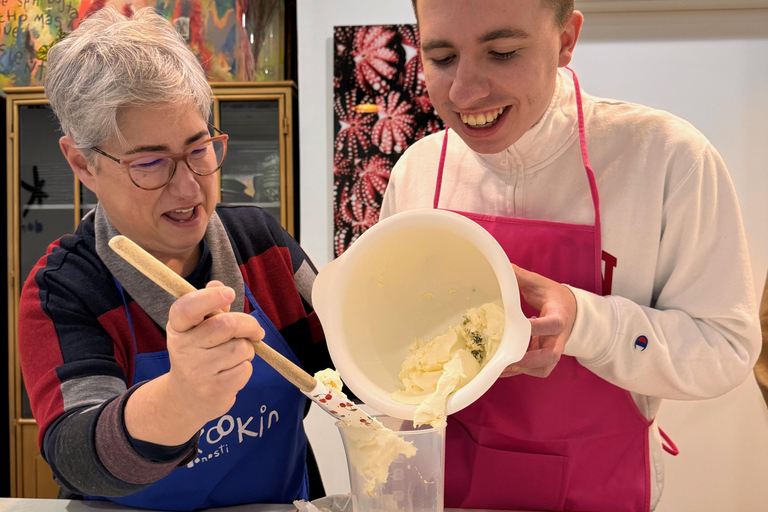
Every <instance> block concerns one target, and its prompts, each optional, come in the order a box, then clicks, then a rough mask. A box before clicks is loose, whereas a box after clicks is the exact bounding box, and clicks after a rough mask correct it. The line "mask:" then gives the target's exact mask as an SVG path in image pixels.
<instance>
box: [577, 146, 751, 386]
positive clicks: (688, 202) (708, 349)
mask: <svg viewBox="0 0 768 512" xmlns="http://www.w3.org/2000/svg"><path fill="white" fill-rule="evenodd" d="M661 233H662V234H661V240H660V244H659V250H658V257H657V261H656V266H655V273H654V283H653V298H652V301H651V303H650V304H648V305H640V304H636V303H635V302H632V301H631V300H629V299H627V298H624V297H620V296H616V295H611V296H606V297H601V296H598V295H595V294H592V293H589V292H586V291H584V290H579V289H576V288H572V287H571V290H572V291H573V293H574V295H575V296H576V302H577V314H576V320H575V323H574V326H573V330H572V332H571V336H570V338H569V340H568V342H567V343H566V347H565V354H566V355H571V356H575V357H576V358H577V359H578V361H579V362H580V363H581V364H582V365H584V366H585V367H587V368H589V369H590V370H591V371H593V372H594V373H596V374H597V375H599V376H600V377H602V378H604V379H605V380H607V381H609V382H611V383H613V384H615V385H617V386H619V387H622V388H624V389H627V390H629V391H632V392H635V393H639V394H642V395H646V396H654V397H659V398H668V399H676V400H686V399H701V398H712V397H716V396H719V395H722V394H724V393H726V392H728V391H730V390H731V389H733V388H734V387H736V386H738V385H739V384H741V383H742V382H743V381H744V380H745V379H746V378H747V376H748V375H749V374H750V372H751V370H752V367H753V366H754V364H755V361H756V359H757V356H758V353H759V352H760V331H759V326H758V322H757V308H756V301H755V298H754V291H753V283H752V276H751V271H750V264H749V254H748V251H747V244H746V237H745V234H744V230H743V227H742V221H741V215H740V213H739V208H738V201H737V198H736V194H735V191H734V189H733V186H732V183H731V181H730V178H729V176H728V173H727V170H726V168H725V165H724V164H723V162H722V160H721V159H720V157H719V155H718V154H717V152H716V151H715V150H714V148H712V147H711V146H710V145H707V146H706V148H705V149H704V151H703V153H702V154H701V155H700V158H699V159H698V160H697V161H696V163H695V164H694V165H693V167H692V168H691V169H690V170H689V171H688V172H687V174H685V176H684V178H683V179H682V180H681V182H680V183H679V184H678V185H677V187H676V188H675V189H673V190H672V191H671V192H670V193H669V195H668V196H667V199H666V200H665V203H664V207H663V212H662V231H661ZM638 352H641V354H638Z"/></svg>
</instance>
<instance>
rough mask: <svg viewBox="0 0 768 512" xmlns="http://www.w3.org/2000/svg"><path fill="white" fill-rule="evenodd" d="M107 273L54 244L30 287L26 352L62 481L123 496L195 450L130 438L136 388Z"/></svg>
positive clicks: (46, 443) (49, 450) (49, 455)
mask: <svg viewBox="0 0 768 512" xmlns="http://www.w3.org/2000/svg"><path fill="white" fill-rule="evenodd" d="M103 277H105V276H103V275H100V274H99V272H98V269H96V270H94V267H93V266H92V265H89V264H88V263H86V262H85V260H84V259H83V258H79V257H77V256H73V255H72V254H71V253H67V251H66V250H64V249H58V248H57V247H55V246H54V247H53V249H52V250H51V252H49V254H48V255H47V256H46V257H45V258H43V259H42V260H41V261H40V263H38V265H37V266H36V267H35V269H34V270H33V271H32V273H31V274H30V277H29V279H28V280H27V282H26V283H25V285H24V288H23V290H22V295H21V301H20V312H19V354H20V361H21V366H22V372H23V375H24V382H25V385H26V388H27V391H28V394H29V397H30V404H31V406H32V411H33V414H34V417H35V419H36V420H37V422H38V425H39V427H40V436H41V437H40V439H39V443H40V451H41V454H42V456H43V458H44V459H45V461H46V462H47V463H48V464H49V465H50V467H51V469H52V471H53V474H54V476H55V478H56V480H57V482H58V483H59V485H61V486H62V487H64V488H65V489H67V490H69V491H70V492H72V493H75V494H80V495H83V494H85V495H93V496H104V497H118V496H124V495H128V494H131V493H134V492H136V491H138V490H140V489H142V488H144V487H146V486H148V485H149V484H151V483H153V482H155V481H156V480H158V479H159V478H162V477H163V476H165V475H166V474H168V473H169V472H170V471H171V470H172V469H173V468H175V467H176V466H177V465H178V464H179V463H180V462H182V460H183V459H184V457H186V456H187V455H188V454H187V453H185V454H183V455H182V456H179V457H177V458H176V459H174V460H170V461H164V462H155V461H152V460H150V459H147V458H145V457H143V456H141V455H140V454H139V453H137V452H136V450H135V449H134V448H133V446H132V445H131V443H130V441H129V439H128V436H127V431H126V429H125V421H124V418H123V407H124V404H125V401H126V400H127V398H128V397H129V396H130V394H131V392H132V391H133V389H131V390H128V389H127V386H126V381H127V377H126V374H127V373H128V370H127V367H126V366H125V363H124V361H125V358H126V354H125V351H124V349H123V348H121V344H120V343H119V340H117V339H114V338H113V337H112V336H111V335H110V333H109V332H107V330H106V329H105V327H104V326H102V324H101V323H100V322H99V315H98V314H97V313H96V310H97V309H98V308H97V307H96V306H98V305H103V302H102V301H103V299H104V297H105V295H104V293H105V292H104V289H105V288H104V286H103V285H104V284H105V281H104V280H103V279H101V278H103ZM99 283H101V284H102V286H99ZM107 314H109V313H107ZM125 328H126V330H127V325H126V326H125ZM128 332H129V331H128ZM134 389H135V388H134ZM192 445H193V443H190V446H189V450H188V451H189V452H192V451H194V450H195V448H193V446H192Z"/></svg>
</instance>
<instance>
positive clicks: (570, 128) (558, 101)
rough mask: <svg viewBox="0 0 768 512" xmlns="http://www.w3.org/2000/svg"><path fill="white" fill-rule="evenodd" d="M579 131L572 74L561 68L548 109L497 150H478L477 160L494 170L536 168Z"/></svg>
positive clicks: (562, 148)
mask: <svg viewBox="0 0 768 512" xmlns="http://www.w3.org/2000/svg"><path fill="white" fill-rule="evenodd" d="M577 135H578V113H577V109H576V94H575V91H574V85H573V78H572V77H571V75H570V73H569V72H568V71H565V70H563V69H560V70H559V71H558V74H557V81H556V84H555V91H554V93H553V94H552V100H551V101H550V102H549V106H548V107H547V110H546V111H545V112H544V115H542V116H541V119H539V121H538V122H537V123H536V124H534V125H533V126H532V127H531V128H530V129H529V130H528V131H527V132H525V134H524V135H523V136H522V137H520V139H519V140H518V141H517V142H515V143H514V144H512V145H511V146H510V147H509V148H507V149H506V150H504V151H502V152H500V153H495V154H480V153H475V155H476V157H477V159H478V160H480V162H481V163H483V164H484V165H486V166H488V167H490V168H491V169H492V170H494V171H495V172H499V173H503V174H506V173H508V172H510V169H518V170H519V169H520V167H522V170H524V171H535V170H537V169H539V168H540V167H541V166H542V164H544V163H546V161H548V160H549V159H550V158H552V157H553V156H556V155H558V154H560V153H561V152H562V151H563V150H564V149H565V148H566V147H567V146H568V145H570V143H571V141H572V140H573V139H574V138H575V137H576V136H577Z"/></svg>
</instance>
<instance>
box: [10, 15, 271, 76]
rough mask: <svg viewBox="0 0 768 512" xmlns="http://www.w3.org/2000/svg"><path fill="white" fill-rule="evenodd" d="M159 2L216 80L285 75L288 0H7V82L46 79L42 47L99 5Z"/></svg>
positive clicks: (71, 28)
mask: <svg viewBox="0 0 768 512" xmlns="http://www.w3.org/2000/svg"><path fill="white" fill-rule="evenodd" d="M107 6H109V7H113V8H115V9H117V10H119V11H121V12H123V13H125V14H131V13H132V12H135V11H136V10H138V9H141V8H142V7H147V6H154V7H155V9H157V11H158V12H160V13H162V14H163V15H164V16H165V17H166V18H168V19H169V20H171V21H172V22H173V24H174V26H175V27H176V29H177V30H178V31H179V33H180V34H181V35H182V36H183V37H184V39H185V40H186V41H187V44H188V45H189V47H190V48H191V49H192V51H193V52H194V53H195V55H197V56H198V58H199V59H200V63H201V64H202V65H203V68H204V69H205V71H206V73H207V74H208V77H209V80H210V81H212V82H226V81H251V80H281V79H282V77H283V69H282V63H283V61H284V59H283V51H284V44H283V43H282V41H283V23H284V2H283V1H282V0H148V1H144V0H0V89H2V88H4V87H9V86H26V85H42V83H43V77H44V76H45V61H44V60H41V59H40V58H38V55H37V54H38V50H40V49H41V48H44V47H45V46H47V45H50V44H51V43H52V42H54V40H56V39H57V38H58V37H59V36H60V35H61V34H62V33H68V32H71V31H72V30H73V29H74V28H76V27H77V25H78V23H79V21H80V20H81V19H83V18H84V17H85V16H87V15H88V14H90V13H91V12H93V11H97V10H99V9H102V8H104V7H107Z"/></svg>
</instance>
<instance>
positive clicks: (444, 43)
mask: <svg viewBox="0 0 768 512" xmlns="http://www.w3.org/2000/svg"><path fill="white" fill-rule="evenodd" d="M440 48H453V45H452V44H451V43H450V42H449V41H448V40H447V39H432V40H430V41H427V42H424V41H422V42H421V51H423V52H429V51H432V50H438V49H440Z"/></svg>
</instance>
